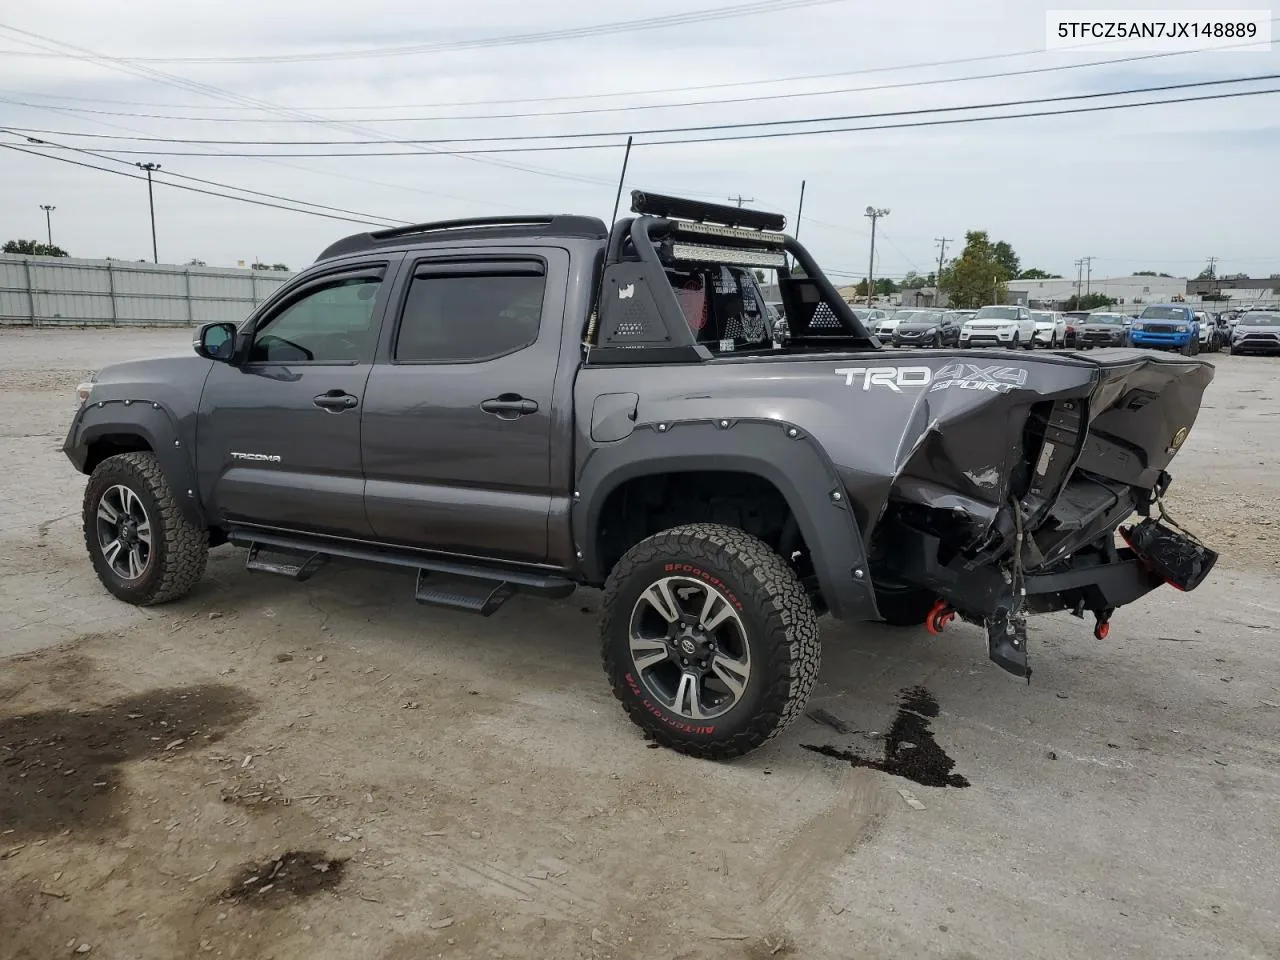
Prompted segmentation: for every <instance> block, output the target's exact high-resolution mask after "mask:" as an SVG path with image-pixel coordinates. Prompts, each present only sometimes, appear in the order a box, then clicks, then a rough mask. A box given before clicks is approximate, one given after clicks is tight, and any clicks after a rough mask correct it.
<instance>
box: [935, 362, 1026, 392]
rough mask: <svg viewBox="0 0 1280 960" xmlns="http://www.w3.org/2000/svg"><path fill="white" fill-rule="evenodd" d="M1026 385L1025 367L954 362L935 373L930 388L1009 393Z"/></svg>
mask: <svg viewBox="0 0 1280 960" xmlns="http://www.w3.org/2000/svg"><path fill="white" fill-rule="evenodd" d="M1026 385H1027V370H1026V368H1025V367H1002V366H1000V365H999V364H993V365H991V366H988V367H983V366H979V365H978V364H975V363H952V364H948V365H947V366H945V367H943V368H942V369H941V370H939V371H938V372H937V373H935V374H934V376H933V383H932V384H931V385H930V387H929V390H930V392H932V391H934V390H947V389H949V388H951V387H956V388H959V389H962V390H987V391H990V392H991V393H1009V392H1010V391H1011V390H1014V389H1016V388H1018V387H1025V386H1026Z"/></svg>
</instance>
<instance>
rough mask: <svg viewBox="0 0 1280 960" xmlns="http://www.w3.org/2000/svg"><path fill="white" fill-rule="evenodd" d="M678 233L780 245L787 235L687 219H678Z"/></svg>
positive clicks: (774, 245) (773, 245)
mask: <svg viewBox="0 0 1280 960" xmlns="http://www.w3.org/2000/svg"><path fill="white" fill-rule="evenodd" d="M676 232H677V233H697V234H702V235H705V236H712V237H725V238H727V239H731V240H750V241H751V242H752V243H757V244H766V245H768V246H771V247H780V246H782V244H783V243H785V242H786V237H784V236H783V235H782V234H780V233H762V232H760V231H759V230H743V229H742V228H741V227H722V226H720V225H719V224H716V223H690V222H688V221H686V220H677V221H676Z"/></svg>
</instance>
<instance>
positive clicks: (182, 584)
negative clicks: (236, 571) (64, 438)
mask: <svg viewBox="0 0 1280 960" xmlns="http://www.w3.org/2000/svg"><path fill="white" fill-rule="evenodd" d="M122 489H123V490H124V491H127V494H126V495H125V496H123V497H122V496H121V490H122ZM129 495H131V496H129ZM104 497H105V498H106V506H105V507H104V505H103V504H104ZM122 502H127V503H128V504H129V505H130V506H135V507H136V509H135V514H136V516H137V517H145V521H146V524H147V528H148V529H147V530H146V536H145V539H146V540H147V541H149V542H148V543H147V549H146V550H145V552H141V551H140V552H139V554H138V555H139V556H142V557H143V560H144V562H143V563H142V565H141V572H140V573H139V574H138V575H137V576H124V575H122V574H121V573H119V572H117V570H116V569H115V566H119V564H118V562H117V564H116V565H115V566H113V563H112V560H111V559H110V558H109V557H108V555H107V554H108V552H112V556H115V552H113V551H111V543H112V541H111V540H110V539H109V538H110V536H111V532H110V531H111V530H112V529H113V528H114V529H118V528H119V524H118V521H114V518H113V516H112V515H113V514H114V513H117V512H118V511H117V509H116V505H117V504H120V503H122ZM83 522H84V543H85V547H86V549H88V551H89V557H90V559H92V561H93V568H94V570H95V572H96V573H97V574H98V579H99V580H101V581H102V585H103V586H104V587H106V588H107V589H108V590H109V591H110V592H111V593H112V594H113V595H115V596H116V597H117V598H118V599H120V600H124V601H125V602H126V603H133V604H137V605H138V606H150V605H152V604H157V603H166V602H168V601H170V600H177V599H178V598H179V597H183V596H186V595H187V594H188V593H190V592H191V588H192V587H194V586H195V585H196V582H197V581H198V580H199V579H200V578H201V577H202V576H203V575H204V567H205V561H206V559H207V557H208V547H209V533H208V531H207V530H205V529H204V528H203V527H199V526H197V525H195V524H193V523H192V522H191V521H190V520H188V519H187V518H186V516H185V515H184V514H183V513H182V510H181V509H180V508H179V506H178V501H177V498H176V497H174V495H173V491H172V490H170V489H169V484H168V483H167V482H166V481H165V478H164V473H163V471H162V470H161V469H160V464H159V462H158V461H157V460H156V457H155V454H153V453H122V454H119V455H117V456H114V457H108V458H107V459H106V460H103V461H102V462H101V463H100V464H98V466H97V467H96V468H95V469H94V471H93V475H92V476H91V477H90V478H89V483H88V485H87V486H86V487H85V491H84V513H83ZM137 528H138V524H137V523H136V522H134V523H133V526H132V527H131V528H130V530H129V531H128V539H133V540H135V541H136V537H137ZM116 549H117V550H118V549H119V548H116ZM126 572H128V570H127V568H126ZM135 572H136V571H135Z"/></svg>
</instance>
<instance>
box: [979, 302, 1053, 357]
mask: <svg viewBox="0 0 1280 960" xmlns="http://www.w3.org/2000/svg"><path fill="white" fill-rule="evenodd" d="M1035 336H1036V322H1035V320H1033V319H1031V311H1030V310H1028V309H1027V308H1026V307H1019V306H990V307H983V308H982V309H981V310H979V311H978V312H977V313H975V314H974V315H973V319H972V320H968V321H966V322H965V325H964V326H963V327H961V328H960V346H962V347H980V346H986V345H988V344H989V345H991V346H1001V347H1009V348H1010V349H1016V348H1018V347H1025V348H1026V349H1028V350H1030V349H1031V348H1032V347H1034V346H1035Z"/></svg>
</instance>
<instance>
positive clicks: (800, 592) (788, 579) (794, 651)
mask: <svg viewBox="0 0 1280 960" xmlns="http://www.w3.org/2000/svg"><path fill="white" fill-rule="evenodd" d="M677 566H678V567H679V575H680V576H685V577H690V578H695V579H702V580H705V581H707V582H713V581H718V582H719V583H718V587H717V588H718V589H719V590H720V591H721V593H723V594H724V595H726V596H727V597H729V598H730V599H731V600H732V601H733V603H734V605H735V607H736V608H737V613H738V615H739V617H740V618H741V620H742V623H743V626H744V627H745V629H746V635H747V643H748V644H750V647H751V663H752V672H751V677H750V679H749V680H748V683H747V688H746V692H745V693H744V694H743V696H742V697H741V698H740V700H739V701H738V703H736V704H735V705H734V706H733V707H732V708H731V709H730V710H729V712H727V713H725V714H723V715H721V716H719V717H716V718H715V719H714V720H710V721H705V722H704V723H702V724H698V722H697V721H691V720H689V719H687V718H685V717H683V716H681V715H680V714H678V713H675V712H673V711H671V710H669V709H667V707H666V705H665V704H662V703H660V702H657V701H656V700H655V699H654V698H653V697H651V696H650V695H649V693H648V691H647V690H646V689H645V687H644V684H643V683H642V682H641V680H640V678H639V677H638V676H637V675H636V672H635V668H634V665H633V664H632V659H631V649H630V644H629V640H628V631H629V629H630V621H631V613H632V609H633V608H634V606H635V604H636V601H637V599H638V598H639V596H640V594H641V593H643V592H644V591H645V590H647V589H648V588H649V586H650V585H651V584H653V583H654V582H656V581H657V580H660V579H661V578H663V577H664V576H670V575H671V570H672V569H673V568H674V567H677ZM739 604H740V606H738V605H739ZM600 639H601V648H602V655H603V660H604V669H605V674H606V675H607V676H608V678H609V683H610V684H611V685H612V687H613V693H614V696H616V697H617V698H618V700H619V701H620V702H621V703H622V706H623V709H624V710H626V712H627V715H628V716H629V717H630V718H631V719H632V721H633V722H634V723H635V724H636V725H637V726H639V727H640V728H641V729H642V730H644V731H645V733H646V734H647V735H648V736H649V738H650V739H652V740H654V741H656V742H657V743H659V744H661V745H662V746H664V747H670V748H671V749H673V750H677V751H679V752H680V753H686V754H690V755H691V756H695V757H702V758H705V759H710V760H729V759H732V758H734V757H740V756H742V755H743V754H746V753H749V752H750V751H752V750H754V749H756V748H757V747H759V746H760V745H761V744H763V743H765V742H766V741H768V740H770V739H772V738H773V737H775V736H777V735H778V734H779V733H780V732H781V731H782V730H784V729H786V727H787V726H788V724H790V723H791V722H792V721H793V720H795V719H796V718H797V717H798V716H800V714H801V712H803V710H804V705H805V702H806V701H807V700H808V698H809V694H810V693H811V692H812V690H813V686H814V683H816V682H817V679H818V668H819V664H820V662H821V653H820V651H821V647H820V644H819V640H818V618H817V616H816V614H815V612H814V608H813V604H812V602H811V601H810V600H809V597H808V596H807V595H806V593H805V590H804V587H803V586H801V584H800V580H799V578H798V577H797V576H796V574H795V572H794V571H793V570H792V568H791V567H789V566H788V565H787V563H786V561H784V560H783V559H782V557H780V556H778V554H777V553H775V552H774V551H773V550H771V549H770V548H769V545H768V544H766V543H765V542H764V541H762V540H760V539H758V538H757V537H753V536H751V535H750V534H748V533H745V532H744V531H742V530H739V529H738V528H736V527H729V526H724V525H722V524H716V523H694V524H688V525H686V526H681V527H674V528H672V529H670V530H665V531H663V532H662V533H658V534H655V535H653V536H651V537H649V538H648V539H646V540H642V541H641V542H640V543H638V544H636V545H635V546H634V547H632V548H631V549H630V550H628V551H627V553H626V554H625V555H624V556H623V557H622V559H621V560H619V561H618V563H617V564H616V565H615V566H614V568H613V570H612V571H611V572H610V574H609V578H608V581H607V582H606V583H605V586H604V600H603V603H602V605H601V617H600Z"/></svg>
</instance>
